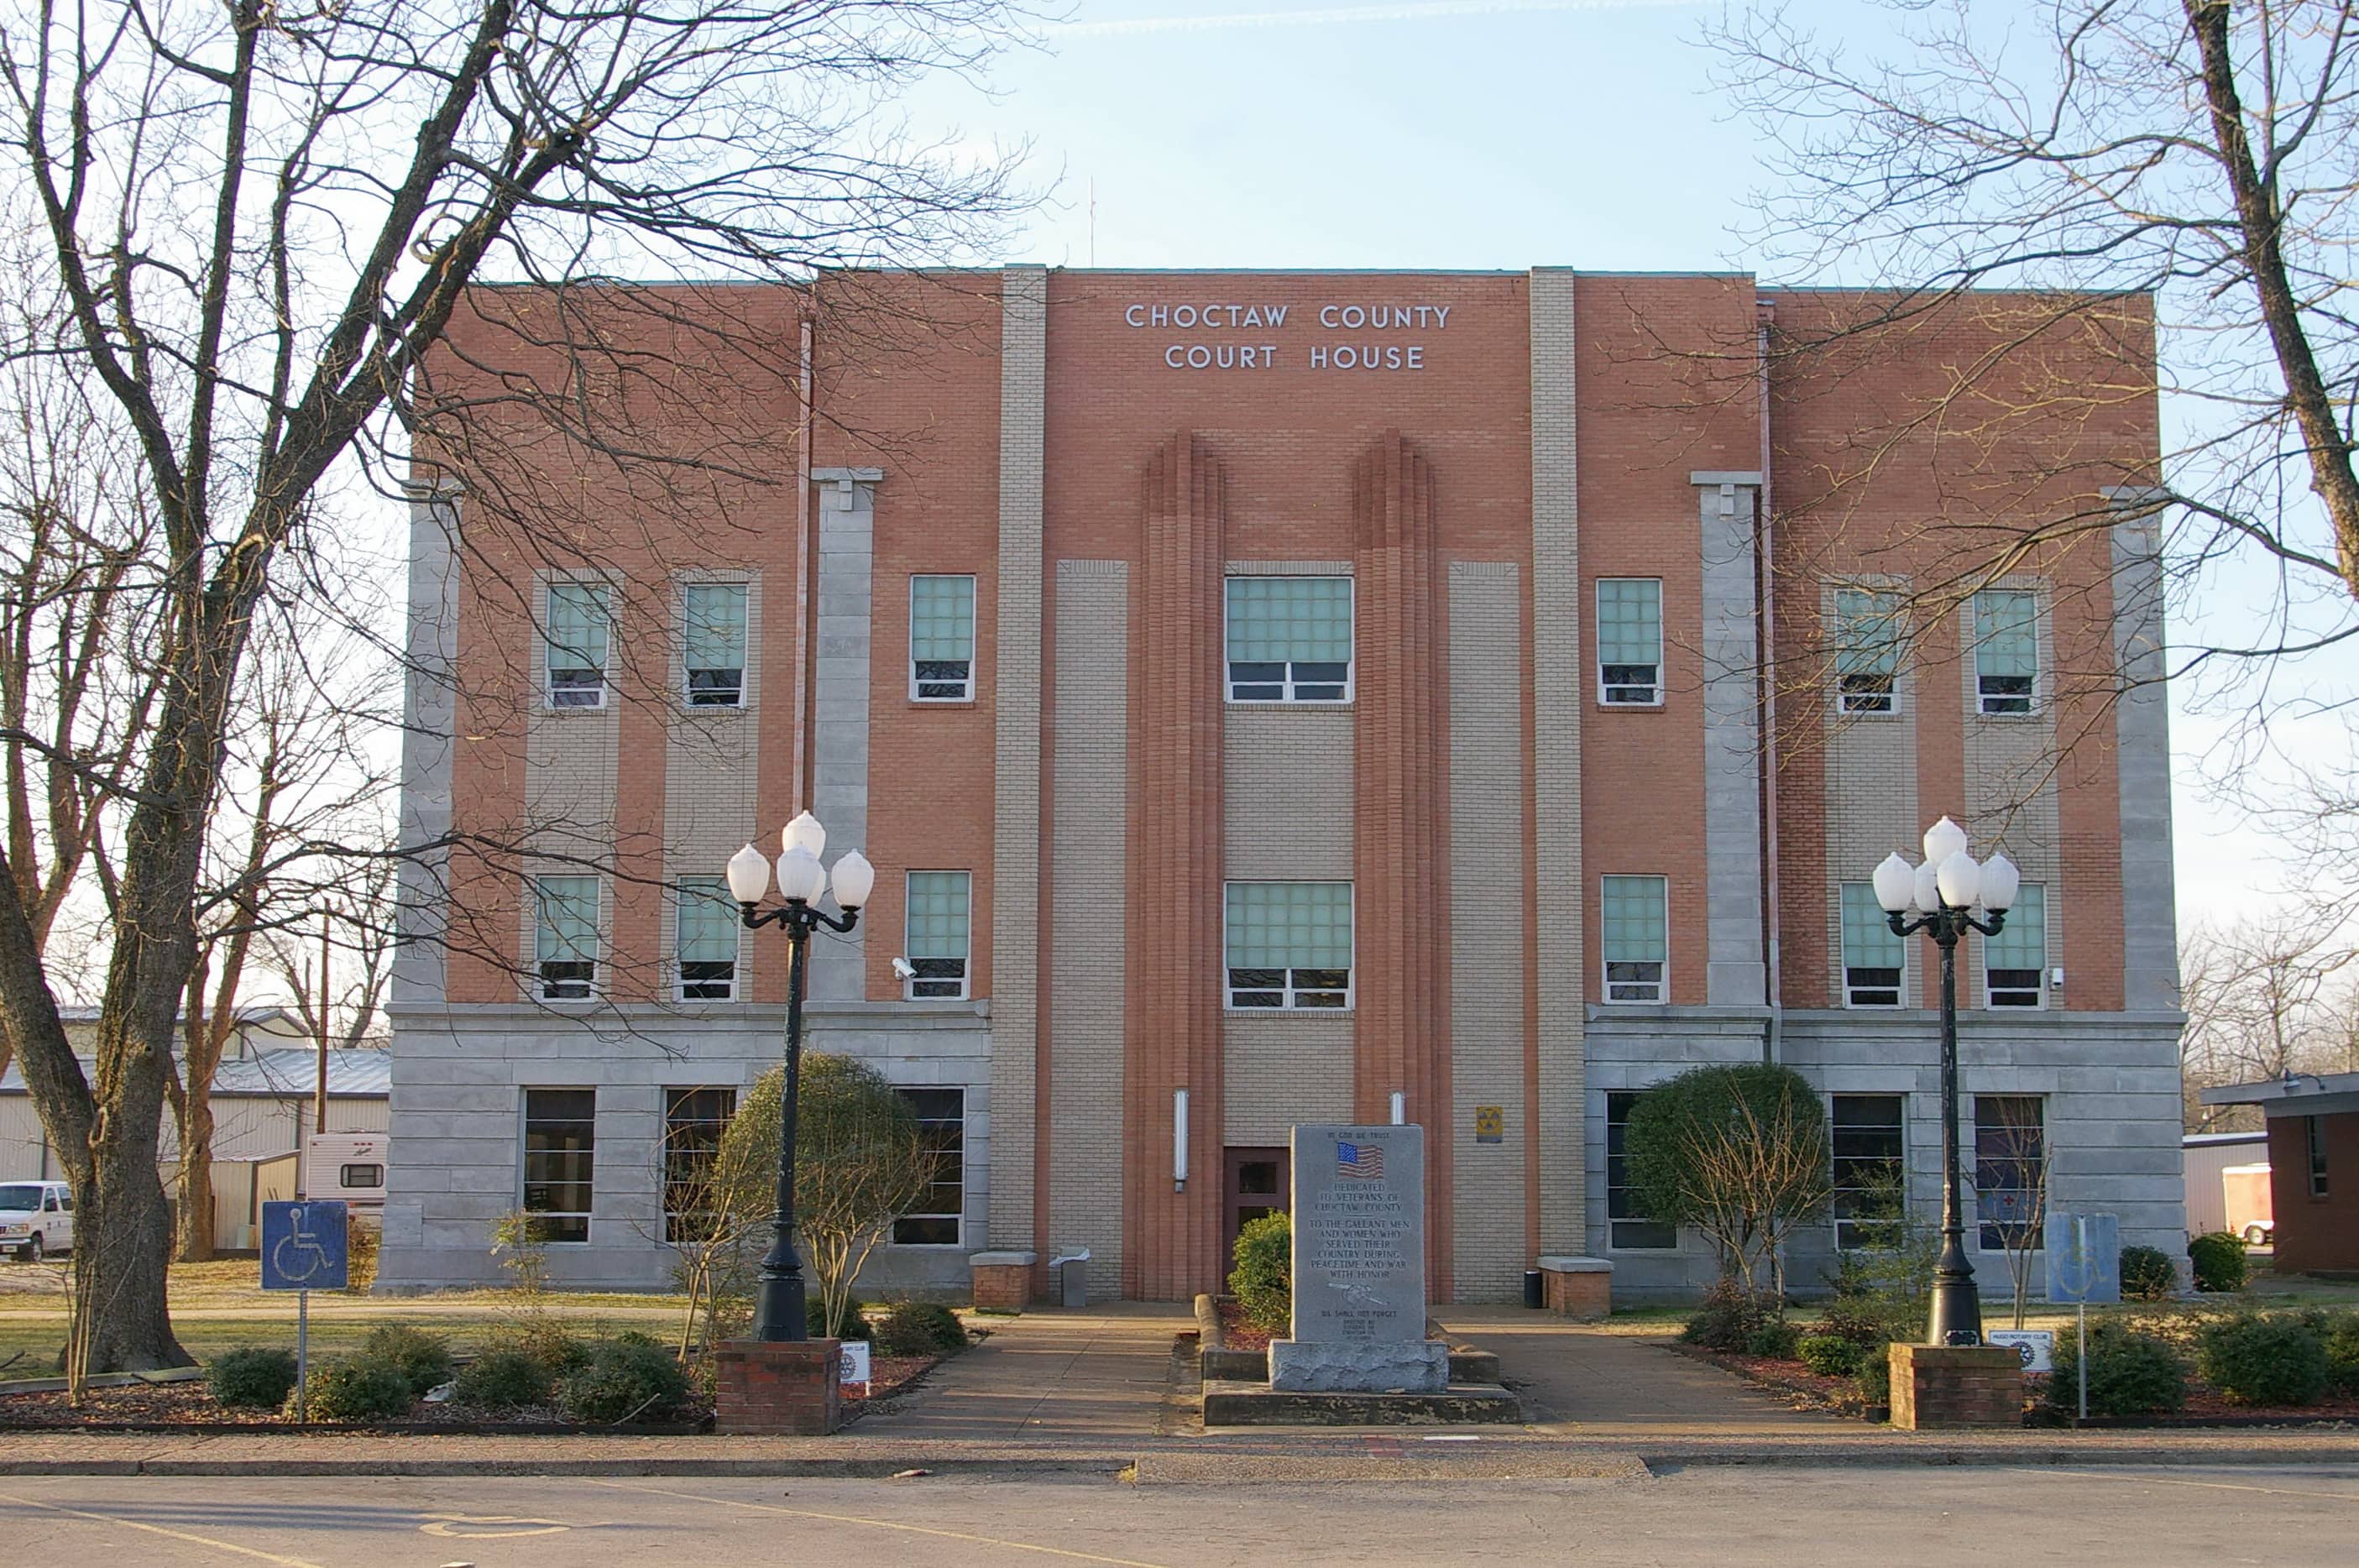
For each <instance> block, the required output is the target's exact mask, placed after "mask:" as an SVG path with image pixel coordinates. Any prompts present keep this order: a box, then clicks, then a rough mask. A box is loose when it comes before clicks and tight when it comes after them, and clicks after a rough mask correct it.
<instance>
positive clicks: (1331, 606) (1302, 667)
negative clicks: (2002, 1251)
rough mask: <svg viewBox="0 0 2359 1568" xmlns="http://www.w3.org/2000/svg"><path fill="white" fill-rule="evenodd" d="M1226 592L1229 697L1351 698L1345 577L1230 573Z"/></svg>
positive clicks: (1349, 598) (1282, 699)
mask: <svg viewBox="0 0 2359 1568" xmlns="http://www.w3.org/2000/svg"><path fill="white" fill-rule="evenodd" d="M1228 594H1229V629H1228V654H1229V701H1231V702H1346V701H1348V700H1350V698H1351V695H1352V580H1351V579H1350V578H1348V577H1232V578H1230V579H1229V580H1228Z"/></svg>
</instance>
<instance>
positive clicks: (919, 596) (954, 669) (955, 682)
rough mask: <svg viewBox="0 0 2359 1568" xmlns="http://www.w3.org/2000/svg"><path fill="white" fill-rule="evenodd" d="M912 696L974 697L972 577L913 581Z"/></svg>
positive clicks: (914, 578)
mask: <svg viewBox="0 0 2359 1568" xmlns="http://www.w3.org/2000/svg"><path fill="white" fill-rule="evenodd" d="M909 696H910V699H911V700H912V701H914V702H968V701H971V700H972V699H973V696H974V579H973V577H962V576H946V575H940V574H927V573H920V574H918V575H914V576H912V577H911V578H910V579H909Z"/></svg>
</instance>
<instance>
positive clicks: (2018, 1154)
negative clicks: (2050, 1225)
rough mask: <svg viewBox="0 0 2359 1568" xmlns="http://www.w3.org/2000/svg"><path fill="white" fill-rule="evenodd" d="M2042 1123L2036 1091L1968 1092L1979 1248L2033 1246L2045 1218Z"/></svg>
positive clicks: (2044, 1119)
mask: <svg viewBox="0 0 2359 1568" xmlns="http://www.w3.org/2000/svg"><path fill="white" fill-rule="evenodd" d="M2047 1202H2048V1127H2047V1116H2046V1107H2045V1106H2044V1105H2042V1104H2041V1103H2040V1098H2039V1096H2038V1095H2037V1094H1976V1095H1975V1096H1974V1214H1975V1216H1976V1218H1978V1219H1979V1220H1980V1221H1981V1222H1982V1236H1981V1244H1982V1249H1983V1250H1984V1252H2004V1251H2007V1250H2009V1249H2017V1250H2020V1249H2023V1248H2026V1247H2029V1248H2032V1249H2035V1250H2036V1249H2037V1248H2038V1246H2039V1227H2040V1226H2041V1225H2044V1224H2046V1223H2047V1216H2046V1214H2044V1213H2043V1211H2044V1210H2045V1208H2046V1207H2047Z"/></svg>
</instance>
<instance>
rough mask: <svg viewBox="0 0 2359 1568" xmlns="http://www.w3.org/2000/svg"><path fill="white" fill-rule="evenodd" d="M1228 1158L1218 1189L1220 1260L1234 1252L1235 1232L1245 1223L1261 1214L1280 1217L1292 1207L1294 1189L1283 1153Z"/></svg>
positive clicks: (1234, 1153) (1232, 1152)
mask: <svg viewBox="0 0 2359 1568" xmlns="http://www.w3.org/2000/svg"><path fill="white" fill-rule="evenodd" d="M1223 1152H1225V1153H1226V1154H1227V1156H1228V1160H1227V1165H1228V1171H1227V1184H1226V1185H1225V1186H1223V1188H1222V1194H1223V1225H1224V1228H1223V1231H1222V1233H1221V1246H1222V1252H1221V1256H1222V1257H1223V1258H1227V1257H1229V1256H1230V1255H1231V1254H1232V1253H1234V1250H1235V1248H1236V1245H1237V1232H1238V1231H1240V1230H1242V1229H1244V1228H1245V1224H1246V1222H1247V1221H1249V1220H1257V1219H1259V1218H1261V1217H1262V1216H1263V1215H1264V1214H1284V1213H1286V1212H1287V1210H1288V1208H1289V1207H1291V1206H1292V1204H1293V1202H1294V1188H1293V1183H1292V1181H1291V1180H1290V1178H1291V1176H1292V1171H1291V1168H1290V1163H1289V1157H1288V1154H1287V1151H1286V1150H1285V1149H1227V1150H1224V1151H1223Z"/></svg>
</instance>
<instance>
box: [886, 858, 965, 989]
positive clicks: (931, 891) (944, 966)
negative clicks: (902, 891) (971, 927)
mask: <svg viewBox="0 0 2359 1568" xmlns="http://www.w3.org/2000/svg"><path fill="white" fill-rule="evenodd" d="M973 885H974V878H973V876H972V875H971V874H970V873H967V872H964V871H912V872H910V873H909V881H908V889H909V897H908V914H907V917H906V921H907V929H906V931H905V932H904V936H903V940H904V941H905V942H907V943H908V953H907V955H906V956H907V957H908V961H909V967H910V968H911V969H912V970H914V971H915V972H916V973H914V974H913V975H911V976H910V977H909V980H908V991H909V995H910V996H965V995H966V994H967V991H966V987H967V944H968V913H967V906H968V900H969V899H970V898H971V897H972V896H973V893H972V889H973Z"/></svg>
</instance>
